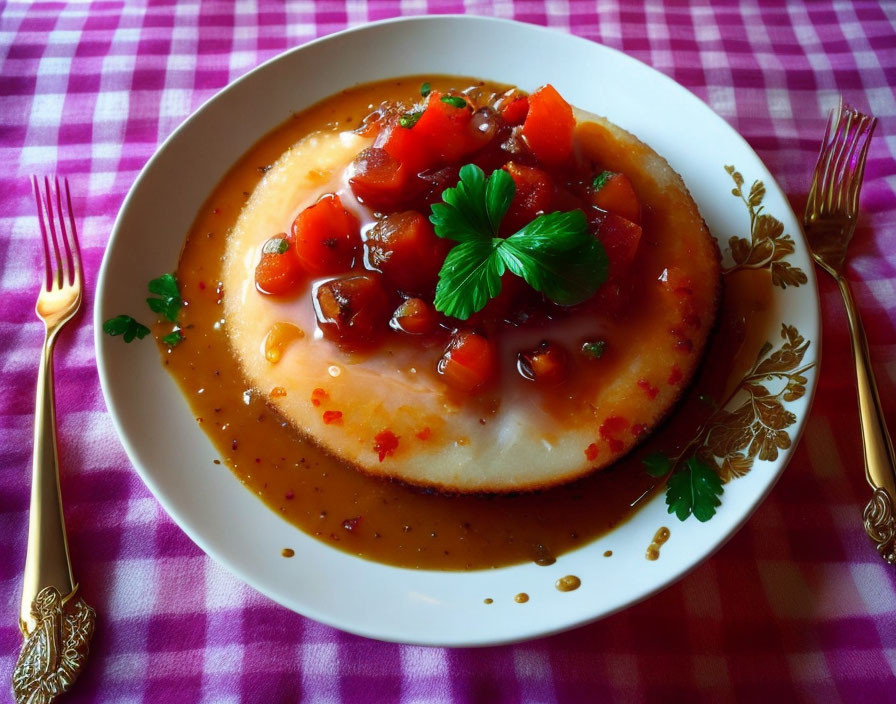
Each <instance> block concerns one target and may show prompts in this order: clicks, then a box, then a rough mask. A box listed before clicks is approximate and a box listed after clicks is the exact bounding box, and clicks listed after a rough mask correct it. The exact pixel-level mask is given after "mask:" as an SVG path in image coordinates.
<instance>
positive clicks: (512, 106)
mask: <svg viewBox="0 0 896 704" xmlns="http://www.w3.org/2000/svg"><path fill="white" fill-rule="evenodd" d="M528 113H529V99H528V98H527V97H526V96H525V95H523V96H520V97H519V98H516V99H515V100H512V101H511V102H509V103H507V105H505V106H504V107H502V108H501V117H502V118H503V119H504V122H506V123H507V124H508V125H521V124H523V122H525V120H526V115H527V114H528Z"/></svg>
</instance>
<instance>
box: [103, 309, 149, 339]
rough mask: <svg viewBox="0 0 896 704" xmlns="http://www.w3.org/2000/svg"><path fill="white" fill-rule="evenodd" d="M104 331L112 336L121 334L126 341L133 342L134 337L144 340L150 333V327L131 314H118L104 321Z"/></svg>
mask: <svg viewBox="0 0 896 704" xmlns="http://www.w3.org/2000/svg"><path fill="white" fill-rule="evenodd" d="M103 332H104V333H106V334H107V335H111V336H112V337H117V336H118V335H121V336H122V339H123V340H124V341H125V342H131V341H132V340H134V338H136V339H138V340H142V339H143V338H144V337H146V336H147V335H149V328H148V327H146V326H145V325H141V324H140V323H138V322H137V321H136V320H134V319H133V318H132V317H131V316H129V315H117V316H115V317H114V318H109V319H108V320H107V321H106V322H104V323H103Z"/></svg>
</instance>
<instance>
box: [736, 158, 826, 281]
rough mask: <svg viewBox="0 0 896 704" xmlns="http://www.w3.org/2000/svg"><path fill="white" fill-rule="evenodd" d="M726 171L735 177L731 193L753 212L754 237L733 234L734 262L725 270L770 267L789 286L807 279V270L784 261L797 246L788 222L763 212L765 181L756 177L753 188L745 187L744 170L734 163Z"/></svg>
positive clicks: (751, 213)
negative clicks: (747, 237) (741, 171)
mask: <svg viewBox="0 0 896 704" xmlns="http://www.w3.org/2000/svg"><path fill="white" fill-rule="evenodd" d="M725 171H727V172H728V175H729V176H731V178H732V179H733V180H734V188H732V189H731V194H732V195H734V196H736V197H738V198H740V199H741V200H742V201H743V202H744V204H745V205H746V206H747V210H748V212H749V213H750V239H746V238H744V237H737V236H734V237H731V238H729V240H728V247H729V248H730V249H731V257H732V259H734V264H733V265H732V266H731V267H728V268H726V269H725V270H724V271H723V272H722V273H723V274H731V273H733V272H735V271H738V270H739V269H768V270H769V272H770V273H771V275H772V283H773V284H774V285H775V286H780V287H781V288H787V287H788V286H801V285H802V284H804V283H806V282H807V281H808V278H807V277H806V273H805V272H804V271H803V270H802V269H800V268H799V267H796V266H793V264H791V263H789V262H787V261H784V260H785V258H786V257H787V256H788V255H790V254H793V251H794V247H795V245H794V241H793V238H792V237H791V236H790V235H789V234H787V233H785V232H784V223H782V222H781V221H780V220H778V218H776V217H774V216H773V215H770V214H769V213H766V212H763V211H764V210H765V207H764V206H763V205H762V201H763V199H764V198H765V184H763V183H762V181H753V183H752V185H751V186H750V190H749V191H745V190H744V185H745V181H744V177H743V176H742V175H741V173H740V172H739V171H737V170H736V169H735V168H734V167H733V166H730V165H729V166H726V167H725Z"/></svg>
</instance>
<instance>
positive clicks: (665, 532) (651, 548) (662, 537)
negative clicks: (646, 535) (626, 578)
mask: <svg viewBox="0 0 896 704" xmlns="http://www.w3.org/2000/svg"><path fill="white" fill-rule="evenodd" d="M669 534H670V533H669V529H668V528H666V527H665V526H663V527H662V528H660V529H659V530H658V531H657V532H656V534H655V535H654V536H653V540H652V541H651V543H650V545H648V546H647V553H646V554H645V555H644V557H646V558H647V559H648V560H658V559H659V558H660V548H661V547H663V545H665V544H666V541H667V540H668V539H669Z"/></svg>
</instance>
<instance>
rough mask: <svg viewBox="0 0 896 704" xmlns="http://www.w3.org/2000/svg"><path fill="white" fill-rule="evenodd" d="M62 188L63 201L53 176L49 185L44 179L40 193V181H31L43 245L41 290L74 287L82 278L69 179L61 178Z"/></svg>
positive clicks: (46, 179) (47, 178)
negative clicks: (42, 285) (42, 282)
mask: <svg viewBox="0 0 896 704" xmlns="http://www.w3.org/2000/svg"><path fill="white" fill-rule="evenodd" d="M62 184H63V185H64V188H65V195H64V197H63V189H62V188H60V183H59V177H58V176H54V177H53V180H52V182H51V181H50V177H49V176H44V178H43V189H41V183H40V179H39V178H38V177H37V176H32V177H31V186H32V189H33V190H34V200H35V202H36V204H37V216H38V218H37V219H38V221H39V223H40V233H41V238H42V240H43V245H44V286H45V288H46V289H47V290H48V291H49V290H51V289H53V288H54V287H55V288H60V287H62V286H63V285H69V286H71V285H74V284H75V283H76V282H78V281H79V280H80V278H81V254H80V252H81V249H80V247H79V244H78V230H77V228H76V227H75V218H74V216H73V214H72V213H73V210H72V195H71V192H70V191H69V187H68V179H67V178H63V179H62ZM54 201H55V207H54ZM66 217H67V219H68V226H66ZM60 239H61V240H62V245H61V247H60V242H59V241H60ZM54 264H55V266H54Z"/></svg>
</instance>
